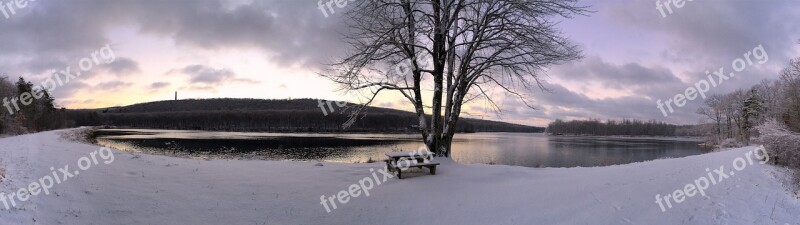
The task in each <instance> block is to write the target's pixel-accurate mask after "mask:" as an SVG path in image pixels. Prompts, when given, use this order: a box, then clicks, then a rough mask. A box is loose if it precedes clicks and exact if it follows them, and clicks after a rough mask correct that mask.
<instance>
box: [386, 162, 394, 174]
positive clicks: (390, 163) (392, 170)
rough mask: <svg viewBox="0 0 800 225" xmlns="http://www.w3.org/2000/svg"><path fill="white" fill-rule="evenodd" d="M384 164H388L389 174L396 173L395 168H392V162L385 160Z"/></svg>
mask: <svg viewBox="0 0 800 225" xmlns="http://www.w3.org/2000/svg"><path fill="white" fill-rule="evenodd" d="M384 162H386V169H387V170H389V172H394V167H393V166H392V161H391V160H388V159H387V160H384Z"/></svg>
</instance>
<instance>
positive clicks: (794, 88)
mask: <svg viewBox="0 0 800 225" xmlns="http://www.w3.org/2000/svg"><path fill="white" fill-rule="evenodd" d="M697 112H698V113H699V114H702V115H704V116H705V118H706V119H708V121H710V123H711V124H713V126H712V129H711V130H709V131H707V135H708V139H709V142H712V143H714V144H719V143H722V142H723V141H724V140H728V142H732V141H735V142H738V143H742V144H749V143H750V139H751V137H753V136H754V135H755V134H756V133H755V129H754V128H755V127H756V126H757V125H759V124H762V123H764V122H765V121H768V120H775V121H778V122H779V123H780V124H782V125H783V126H786V127H787V128H788V130H791V131H794V132H798V131H800V58H796V59H792V60H790V61H789V64H788V65H787V67H786V68H784V69H783V71H781V74H780V78H779V79H777V80H774V81H769V80H764V81H762V82H761V83H759V84H756V85H754V86H753V87H751V88H749V89H739V90H736V91H734V92H732V93H728V94H723V95H711V96H709V98H707V99H706V100H705V105H704V106H703V107H701V108H700V109H698V111H697Z"/></svg>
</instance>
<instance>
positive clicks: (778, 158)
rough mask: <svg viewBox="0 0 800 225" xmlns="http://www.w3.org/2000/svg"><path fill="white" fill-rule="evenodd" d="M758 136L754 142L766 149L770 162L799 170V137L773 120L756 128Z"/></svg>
mask: <svg viewBox="0 0 800 225" xmlns="http://www.w3.org/2000/svg"><path fill="white" fill-rule="evenodd" d="M756 130H758V133H759V134H760V136H759V137H758V138H757V139H756V141H757V142H758V143H760V144H762V145H764V147H765V148H766V149H767V152H768V153H769V156H770V162H774V163H775V164H778V165H784V166H789V167H792V168H800V135H798V134H794V133H792V132H791V131H789V130H788V128H786V127H784V126H783V125H781V124H780V123H778V122H776V121H775V120H769V121H766V122H764V123H763V124H761V125H759V126H757V127H756Z"/></svg>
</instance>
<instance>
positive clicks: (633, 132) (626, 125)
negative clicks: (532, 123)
mask: <svg viewBox="0 0 800 225" xmlns="http://www.w3.org/2000/svg"><path fill="white" fill-rule="evenodd" d="M545 132H546V133H548V134H552V135H595V136H613V135H622V136H699V135H701V134H702V132H700V130H699V127H698V126H694V125H684V126H679V125H673V124H667V123H664V122H659V121H655V120H651V121H647V122H644V121H641V120H629V119H623V120H621V121H616V120H606V121H600V120H573V121H566V122H565V121H563V120H556V121H554V122H552V123H550V125H548V126H547V130H546V131H545Z"/></svg>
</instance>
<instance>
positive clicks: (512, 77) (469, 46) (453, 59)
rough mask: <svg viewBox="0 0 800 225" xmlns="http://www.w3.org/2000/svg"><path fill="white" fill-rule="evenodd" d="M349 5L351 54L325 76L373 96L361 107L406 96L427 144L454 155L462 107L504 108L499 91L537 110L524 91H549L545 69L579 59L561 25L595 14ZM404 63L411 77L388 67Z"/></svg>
mask: <svg viewBox="0 0 800 225" xmlns="http://www.w3.org/2000/svg"><path fill="white" fill-rule="evenodd" d="M351 4H356V5H355V6H353V8H351V10H350V11H348V13H347V15H346V16H345V17H346V22H347V23H348V25H349V30H348V31H347V32H345V33H348V34H347V35H345V40H346V41H347V43H348V44H349V45H350V47H352V50H353V51H352V52H350V53H349V54H348V55H347V56H346V57H344V58H342V59H340V60H338V61H337V62H335V63H334V64H333V66H332V69H331V71H327V72H326V73H324V74H323V76H326V77H328V78H330V79H331V80H333V81H335V82H337V83H339V84H341V85H342V87H343V88H344V89H345V90H348V91H356V92H359V93H367V97H366V99H367V100H365V101H366V102H365V104H364V106H366V105H369V104H370V103H372V101H373V100H374V99H375V97H376V96H378V95H379V94H380V93H381V92H382V91H397V92H399V93H401V94H402V96H403V97H405V98H406V99H408V101H409V102H411V104H412V105H413V106H414V109H415V112H416V114H417V117H418V118H419V124H418V127H419V132H420V134H421V135H422V138H423V140H424V142H425V144H426V145H427V146H428V148H429V149H431V150H432V151H434V152H435V153H437V155H440V156H448V157H449V155H450V144H451V142H452V139H453V135H454V131H455V126H456V124H457V123H458V120H459V118H460V115H461V113H462V106H463V104H464V103H465V102H469V101H471V100H475V99H484V100H486V101H487V102H488V103H490V105H491V106H492V107H493V109H494V110H499V106H497V104H495V102H494V101H493V100H492V98H491V95H490V94H489V93H487V92H488V90H490V89H491V88H500V89H501V90H503V91H505V92H507V93H510V94H512V95H515V96H516V97H519V98H520V99H521V100H522V101H523V102H524V103H525V104H526V105H528V106H529V107H530V104H528V103H527V101H526V98H527V96H526V95H525V94H524V93H525V92H524V90H521V89H531V88H535V87H542V86H541V85H542V84H541V82H540V80H539V78H540V76H541V75H542V74H543V72H544V71H545V68H546V67H548V66H551V65H554V64H560V63H564V62H568V61H572V60H577V59H580V57H581V52H580V51H579V50H578V48H577V47H576V46H575V45H574V44H572V43H571V42H570V41H569V40H568V39H567V38H564V37H563V36H562V34H561V32H560V31H559V30H558V29H557V28H556V25H557V21H555V20H556V19H558V18H571V17H572V16H574V15H584V14H585V13H587V12H588V11H587V10H586V7H584V6H579V5H577V0H537V1H531V0H369V1H361V2H358V3H355V2H351ZM400 62H410V63H409V64H410V66H409V68H408V70H406V71H403V70H392V69H390V70H386V69H382V68H390V67H391V66H390V65H395V64H398V63H400ZM425 65H427V66H425ZM426 85H430V86H432V89H430V88H425V86H426ZM423 91H424V92H426V93H430V96H429V97H430V100H428V99H426V98H425V97H424V96H423ZM426 109H430V114H428V112H426ZM358 112H359V110H356V112H355V113H356V114H353V116H357V113H358ZM428 117H429V118H430V120H429V119H428ZM429 121H430V122H429Z"/></svg>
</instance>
